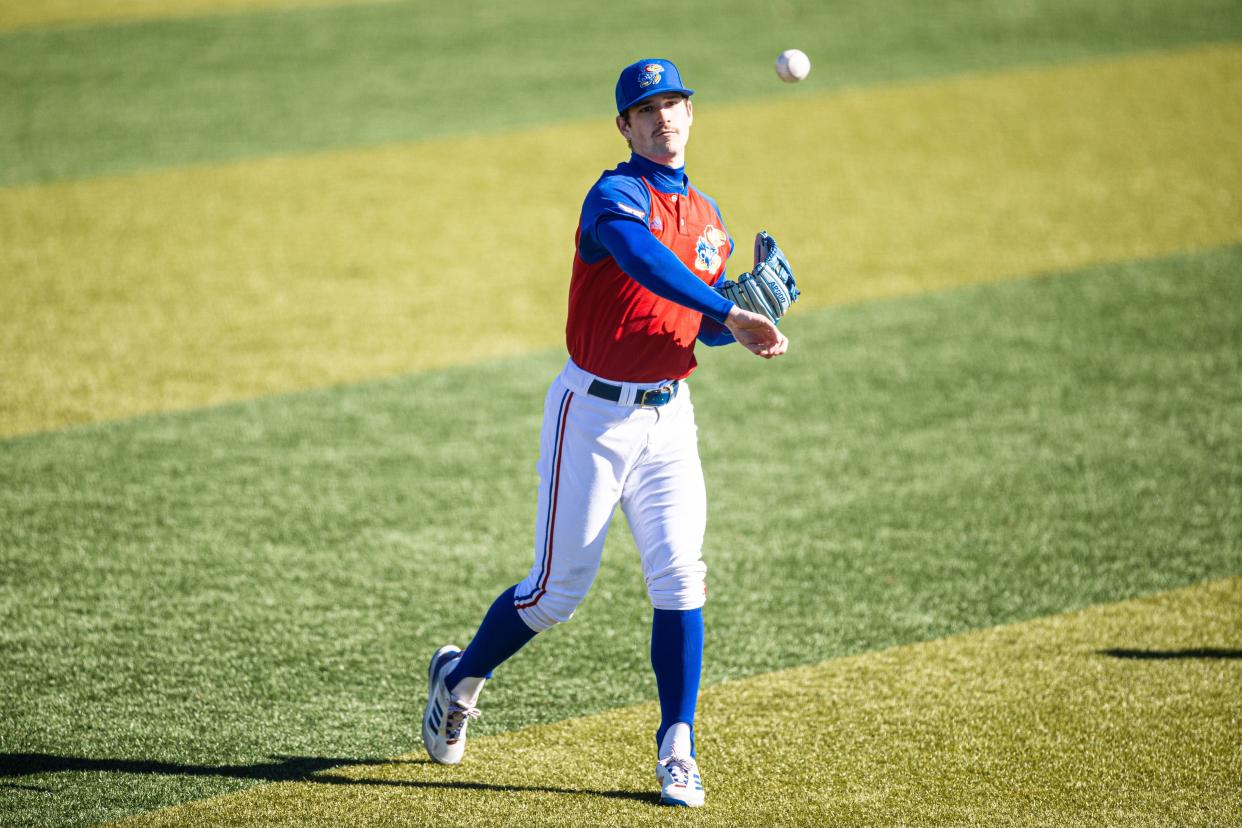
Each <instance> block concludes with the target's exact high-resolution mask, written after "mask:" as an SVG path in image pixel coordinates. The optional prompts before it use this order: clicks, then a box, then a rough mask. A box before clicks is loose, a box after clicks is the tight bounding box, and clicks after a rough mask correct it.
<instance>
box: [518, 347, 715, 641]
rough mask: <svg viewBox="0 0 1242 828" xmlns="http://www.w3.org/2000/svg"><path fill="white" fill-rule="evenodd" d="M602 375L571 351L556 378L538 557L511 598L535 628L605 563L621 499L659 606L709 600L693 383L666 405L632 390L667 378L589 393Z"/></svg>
mask: <svg viewBox="0 0 1242 828" xmlns="http://www.w3.org/2000/svg"><path fill="white" fill-rule="evenodd" d="M597 379H598V378H597V377H595V376H593V375H592V374H589V373H587V372H586V371H584V370H582V369H581V368H579V367H578V366H577V365H576V364H574V362H573V360H570V361H569V363H568V364H567V365H566V366H565V369H564V370H563V371H562V372H561V373H560V375H559V376H557V378H556V379H555V380H553V382H552V385H551V387H550V388H549V389H548V395H547V398H546V400H545V402H544V417H543V431H542V436H541V438H540V456H539V465H538V471H539V502H538V512H537V514H536V524H535V562H534V565H533V566H532V567H531V570H530V573H529V574H528V575H527V576H526V578H525V579H524V580H523V581H522V582H521V583H519V584H518V586H517V590H516V591H515V593H514V605H515V606H516V607H517V611H518V614H519V615H520V616H521V618H522V620H523V621H524V622H525V623H526V625H527V626H529V627H530V628H531V629H533V630H536V631H542V630H546V629H548V628H549V627H551V626H552V625H554V624H557V623H562V622H565V621H568V620H569V619H570V618H571V617H572V616H573V614H574V610H576V609H577V608H578V605H579V604H581V603H582V600H583V599H584V598H585V597H586V594H587V591H588V590H589V589H590V587H591V583H592V581H594V580H595V574H596V572H598V571H599V563H600V557H601V555H602V554H603V550H604V538H605V536H606V535H607V532H608V525H609V523H610V522H611V520H612V516H613V512H614V511H615V510H616V506H617V504H618V503H620V504H621V509H622V511H623V512H624V513H625V517H626V519H627V520H628V522H629V524H630V531H631V533H632V534H633V537H634V543H635V544H636V545H637V547H638V554H639V557H640V559H641V561H642V570H643V576H644V578H645V579H646V582H647V594H648V596H649V597H650V599H651V603H652V605H653V606H654V607H655V608H656V609H670V610H690V609H697V608H698V607H701V606H703V604H704V602H705V601H706V582H705V576H706V574H707V565H706V564H705V563H704V562H703V559H702V549H703V534H704V531H705V530H706V526H707V493H706V489H705V487H704V483H703V468H702V465H701V463H700V461H699V449H698V429H697V427H696V426H695V423H694V407H693V405H691V402H690V388H689V386H688V385H687V384H686V383H685V382H682V383H680V384H679V386H678V389H677V394H676V396H675V397H674V398H673V399H672V400H671V401H669V402H668V403H667V404H666V405H663V406H659V407H648V406H640V405H634V404H633V403H632V402H631V400H633V397H634V392H635V391H636V390H642V389H654V388H659V387H660V386H662V385H665V384H666V383H644V384H631V383H612V382H610V381H607V380H604V382H609V384H611V385H614V386H618V385H619V386H621V395H620V396H621V399H620V400H619V401H616V402H614V401H611V400H606V399H601V398H600V397H598V396H594V395H592V394H590V393H588V389H589V388H590V387H591V385H592V382H593V381H595V380H597Z"/></svg>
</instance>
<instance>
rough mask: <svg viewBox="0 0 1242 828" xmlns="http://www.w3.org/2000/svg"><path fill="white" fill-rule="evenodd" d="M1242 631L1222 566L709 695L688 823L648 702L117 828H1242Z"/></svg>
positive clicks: (1235, 594) (1239, 589)
mask: <svg viewBox="0 0 1242 828" xmlns="http://www.w3.org/2000/svg"><path fill="white" fill-rule="evenodd" d="M1239 630H1242V579H1239V578H1231V579H1226V580H1223V581H1216V582H1210V583H1206V584H1202V585H1200V586H1196V587H1190V588H1186V589H1181V590H1177V591H1174V592H1169V593H1163V594H1158V595H1153V596H1149V597H1145V598H1140V599H1136V600H1131V601H1126V602H1122V603H1117V604H1107V605H1100V606H1095V607H1091V608H1089V609H1085V610H1081V611H1078V612H1073V613H1069V614H1065V615H1057V616H1053V617H1049V618H1043V619H1039V620H1035V621H1030V622H1026V623H1021V624H1015V625H1011V626H1004V627H994V628H991V629H985V630H981V631H978V632H972V633H967V634H963V635H959V636H954V637H951V638H946V639H941V640H937V641H931V642H926V643H919V644H913V645H908V646H902V647H896V648H893V649H889V650H884V651H880V652H876V653H869V654H865V655H859V656H854V657H850V658H843V659H838V660H833V661H828V662H826V663H822V664H818V665H815V666H809V667H801V668H796V669H791V670H787V671H784V672H780V673H774V674H768V675H761V676H755V677H752V678H748V679H745V680H742V681H735V682H729V683H725V684H719V685H716V686H713V687H710V688H708V689H707V690H705V691H704V693H703V696H702V701H701V706H700V711H701V712H700V717H699V723H698V744H699V757H700V760H701V761H702V768H703V772H704V780H705V784H706V786H707V788H708V795H709V800H708V807H707V808H706V809H704V810H703V811H702V812H697V813H693V814H685V813H669V812H668V811H667V810H665V809H661V808H659V807H658V806H656V805H655V798H656V797H655V795H654V793H653V792H654V790H655V785H654V783H653V782H652V777H653V774H652V773H651V765H652V762H653V756H652V754H653V745H652V744H651V742H650V738H649V731H651V730H652V729H653V728H654V727H655V724H656V723H657V721H658V710H657V708H656V706H655V705H654V704H646V705H640V706H636V707H628V708H624V709H619V710H613V711H609V712H606V713H602V714H598V715H595V716H590V717H586V718H581V719H573V720H568V721H564V722H560V723H557V724H553V725H545V726H539V727H533V728H529V729H525V730H519V731H514V732H510V733H504V734H499V735H495V736H479V735H476V736H475V737H474V738H472V739H471V743H470V749H469V752H468V755H467V759H466V761H465V762H464V763H463V764H462V765H460V766H458V767H454V768H447V767H442V766H438V765H435V764H433V763H431V762H430V761H429V760H428V759H427V758H426V757H424V756H422V755H419V754H411V755H409V756H404V757H399V758H397V759H394V760H392V761H390V762H385V763H379V764H374V765H362V766H351V767H342V768H337V769H333V770H328V771H324V772H322V773H317V774H314V775H313V776H311V777H310V778H308V779H307V780H306V781H299V782H287V783H281V784H276V785H269V786H264V787H260V788H255V789H251V790H248V791H245V792H243V793H238V794H233V795H227V796H221V797H218V798H215V799H211V800H206V801H200V802H195V803H191V804H187V805H184V806H179V807H175V808H170V809H167V810H163V811H157V812H153V813H149V814H144V815H141V816H138V817H135V818H132V819H127V820H124V821H123V822H120V823H117V824H118V825H123V826H126V828H139V827H140V826H143V827H144V828H145V827H147V826H163V825H168V826H172V825H176V826H186V825H237V826H242V825H264V826H273V825H298V826H305V825H344V824H351V825H363V824H365V825H375V826H389V825H391V826H399V825H400V826H406V825H408V826H415V825H439V826H449V825H531V826H561V825H563V826H579V825H618V824H624V825H666V824H669V821H670V819H676V820H677V821H678V822H682V821H683V820H689V821H690V822H692V823H693V824H695V825H721V826H725V825H729V826H733V825H765V826H766V825H841V824H846V825H895V824H900V825H992V826H997V825H1023V826H1033V825H1056V826H1066V825H1128V826H1145V825H1151V826H1160V825H1170V824H1176V825H1236V824H1238V814H1239V813H1240V812H1242V788H1239V786H1238V780H1239V779H1242V746H1240V745H1239V743H1238V741H1237V738H1236V735H1237V731H1238V723H1239V720H1242V696H1239V694H1238V693H1237V688H1238V686H1240V685H1242V637H1240V635H1239ZM475 729H476V732H477V731H479V730H482V729H483V728H481V727H479V726H478V725H476V726H475Z"/></svg>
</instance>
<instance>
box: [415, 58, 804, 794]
mask: <svg viewBox="0 0 1242 828" xmlns="http://www.w3.org/2000/svg"><path fill="white" fill-rule="evenodd" d="M693 94H694V93H693V90H690V89H687V88H686V87H685V86H684V84H683V83H682V80H681V75H680V73H679V72H678V70H677V67H676V66H674V65H673V64H672V63H671V62H669V61H667V60H661V59H648V60H640V61H638V62H637V63H634V64H632V65H630V66H627V67H625V69H623V70H622V71H621V76H620V78H619V79H618V80H617V86H616V105H617V113H618V114H617V118H616V125H617V129H618V130H619V131H620V133H621V135H622V136H623V137H624V138H625V139H626V141H627V143H628V144H629V146H630V148H631V150H632V154H631V156H630V159H629V161H627V162H625V163H622V164H621V165H619V166H618V167H617V168H616V169H613V170H611V171H608V172H605V173H604V174H603V175H602V176H601V177H600V179H599V181H597V182H596V184H595V185H594V186H593V187H591V189H590V191H589V192H588V193H587V195H586V199H585V201H584V202H583V205H582V213H581V217H580V220H579V225H578V231H577V238H576V250H575V255H574V262H573V274H572V277H571V280H570V284H569V315H568V321H567V324H566V329H565V333H566V344H567V346H568V350H569V361H568V362H567V363H566V364H565V368H564V370H562V371H561V373H560V375H559V376H557V377H556V378H555V379H554V380H553V382H552V385H551V387H550V388H549V389H548V394H547V398H546V400H545V404H544V420H543V431H542V436H541V448H540V459H539V464H538V471H539V481H540V483H539V496H538V507H537V513H536V526H535V560H534V564H533V565H532V567H531V569H530V572H529V573H528V574H527V575H526V577H525V579H523V580H522V581H521V582H520V583H518V584H516V585H514V586H512V587H510V588H509V589H507V590H505V591H504V592H503V593H501V595H500V596H499V597H498V598H497V599H496V601H495V602H494V603H493V604H492V606H491V608H490V609H489V610H488V612H487V614H486V615H485V617H484V618H483V622H482V624H481V625H480V627H479V630H478V632H477V633H476V634H475V636H474V638H473V639H472V640H471V642H470V645H469V646H468V647H467V648H466V650H465V651H464V652H463V651H461V650H459V649H458V648H457V647H454V646H452V645H446V646H443V647H441V648H440V649H438V650H437V651H436V652H435V654H434V655H433V657H432V659H431V663H430V665H429V667H428V671H427V672H428V693H427V707H426V711H425V713H424V716H423V742H424V744H425V746H426V748H427V752H428V753H429V754H431V757H432V759H434V760H435V761H437V762H441V763H445V764H454V763H457V762H459V761H461V758H462V754H463V752H464V751H465V746H466V727H467V724H468V722H469V720H471V719H473V718H476V717H477V716H478V715H479V711H478V708H477V704H478V699H479V694H480V691H481V690H482V688H483V685H484V682H485V681H486V679H487V678H489V677H490V676H491V674H492V671H493V670H494V669H495V668H496V667H498V666H499V665H500V664H501V663H503V662H504V661H505V660H506V659H508V658H509V657H510V656H512V655H513V654H514V653H516V652H517V651H518V650H519V649H520V648H521V647H522V646H523V645H525V644H526V642H527V641H529V640H530V639H531V638H533V637H534V636H535V635H536V634H537V633H539V632H542V631H543V630H546V629H548V628H550V627H552V626H553V625H555V624H559V623H563V622H565V621H568V620H569V619H570V618H571V617H572V616H573V614H574V610H575V609H576V608H577V607H578V605H579V604H580V603H581V602H582V600H583V598H585V597H586V594H587V591H588V589H589V588H590V586H591V582H592V581H593V580H594V578H595V574H596V572H597V571H598V569H599V563H600V555H601V553H602V551H603V547H604V536H605V533H606V532H607V529H608V525H609V522H610V520H611V519H612V516H613V512H614V511H615V509H616V507H617V505H618V504H620V506H621V508H622V510H624V512H625V516H626V518H627V519H628V521H629V525H630V529H631V532H632V533H633V537H634V542H635V544H636V546H637V547H638V554H639V556H640V558H641V561H642V570H643V574H644V577H645V579H646V583H647V591H648V595H649V596H650V599H651V603H652V606H653V607H654V614H653V621H652V629H651V664H652V667H653V669H654V671H655V676H656V686H657V690H658V695H659V699H660V711H661V717H660V725H659V728H658V729H657V730H656V747H657V755H656V758H657V765H656V774H657V776H658V778H659V781H660V801H661V802H662V803H664V804H669V805H683V806H690V807H696V806H701V805H702V804H703V801H704V792H703V784H702V781H701V779H700V776H699V770H698V764H697V761H696V753H695V745H694V713H695V706H696V703H697V700H698V690H699V675H700V667H701V664H702V653H703V613H702V607H703V604H704V601H705V600H706V586H705V580H704V578H705V575H706V571H707V567H706V565H705V564H704V562H703V559H702V546H703V536H704V530H705V527H706V520H707V497H706V492H705V488H704V482H703V471H702V467H701V465H700V462H699V454H698V445H697V436H696V434H697V432H696V428H695V423H694V409H693V407H692V405H691V401H690V388H689V385H688V384H687V383H686V378H687V377H689V376H690V374H691V372H693V371H694V368H695V365H696V363H695V358H694V344H695V340H696V339H697V340H700V341H702V342H704V343H705V344H707V345H723V344H726V343H729V342H734V341H736V342H738V343H740V344H742V345H743V346H744V347H746V348H747V349H748V350H750V351H751V352H752V353H755V354H757V355H759V356H761V357H765V358H769V359H770V358H772V357H776V356H780V355H781V354H783V353H785V350H786V348H787V347H788V340H787V339H786V337H785V336H784V334H782V333H781V331H780V330H779V329H778V328H777V327H776V324H775V323H776V321H777V320H779V318H780V316H781V315H782V314H783V313H784V312H785V311H786V310H787V309H788V307H789V304H790V303H791V302H792V301H794V300H795V299H796V298H797V295H798V291H797V287H796V285H795V283H794V279H793V275H792V273H791V272H790V270H789V265H788V262H787V261H786V260H785V257H784V254H783V253H781V251H780V249H779V248H778V247H777V246H776V244H775V242H773V241H772V239H771V237H770V236H768V235H767V234H766V233H761V234H759V237H758V238H757V240H756V246H755V258H756V261H755V265H754V270H753V272H750V273H745V274H743V275H742V276H741V277H740V278H739V280H738V281H737V282H732V281H729V280H727V279H725V275H724V271H725V263H726V262H727V261H728V259H729V256H730V254H731V253H732V251H733V241H732V239H731V238H730V237H729V235H728V233H727V232H726V231H725V226H724V222H723V221H722V219H721V217H720V211H719V210H718V209H717V207H716V203H715V202H714V201H713V200H712V199H711V198H710V197H708V196H707V195H705V194H704V193H702V192H701V191H699V190H698V189H696V188H695V187H694V186H692V185H691V184H690V181H689V179H688V178H687V177H686V173H685V168H684V162H685V151H686V142H687V140H688V139H689V137H690V127H691V124H692V123H693V121H694V110H693V106H692V104H691V100H690V96H691V95H693Z"/></svg>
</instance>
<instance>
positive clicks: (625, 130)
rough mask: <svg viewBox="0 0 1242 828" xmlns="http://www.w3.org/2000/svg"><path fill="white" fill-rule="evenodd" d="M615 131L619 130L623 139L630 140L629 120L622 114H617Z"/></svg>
mask: <svg viewBox="0 0 1242 828" xmlns="http://www.w3.org/2000/svg"><path fill="white" fill-rule="evenodd" d="M617 132H620V133H621V137H622V138H624V139H625V140H627V141H628V140H630V122H629V119H628V118H626V117H625V116H624V115H618V116H617Z"/></svg>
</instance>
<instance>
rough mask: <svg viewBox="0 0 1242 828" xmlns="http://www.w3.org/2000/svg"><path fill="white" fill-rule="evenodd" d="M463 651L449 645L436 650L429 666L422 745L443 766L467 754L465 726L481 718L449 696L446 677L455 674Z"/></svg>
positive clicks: (474, 709) (472, 709)
mask: <svg viewBox="0 0 1242 828" xmlns="http://www.w3.org/2000/svg"><path fill="white" fill-rule="evenodd" d="M459 658H461V650H460V649H458V648H457V647H454V646H453V645H452V644H446V645H444V646H443V647H441V648H440V649H438V650H436V652H435V655H433V656H432V657H431V664H429V665H428V666H427V709H426V710H424V711H423V746H424V747H426V748H427V753H428V754H430V755H431V758H432V759H434V760H435V761H437V762H439V763H440V764H442V765H456V764H457V763H458V762H460V761H461V757H462V755H463V754H464V753H465V752H466V725H467V724H468V723H469V721H470V719H477V718H478V717H479V710H478V708H476V707H472V706H470V705H466V704H463V703H462V702H461V700H460V699H457V698H455V697H454V696H452V694H450V693H449V690H448V688H447V687H445V685H444V680H445V678H447V677H448V674H449V673H451V672H452V671H453V667H455V666H456V664H457V659H459Z"/></svg>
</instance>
